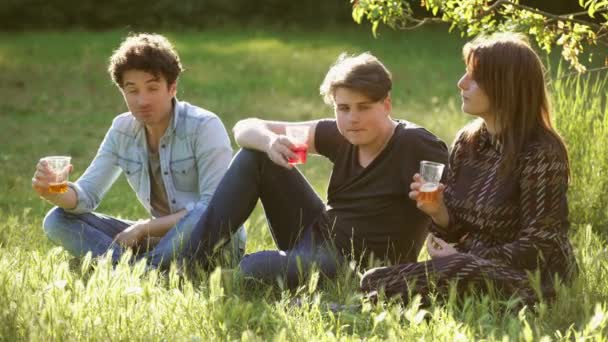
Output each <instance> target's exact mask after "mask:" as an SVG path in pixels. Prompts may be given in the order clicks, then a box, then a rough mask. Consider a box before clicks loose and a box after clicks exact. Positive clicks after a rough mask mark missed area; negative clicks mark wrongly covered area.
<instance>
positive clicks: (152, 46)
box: [108, 33, 183, 88]
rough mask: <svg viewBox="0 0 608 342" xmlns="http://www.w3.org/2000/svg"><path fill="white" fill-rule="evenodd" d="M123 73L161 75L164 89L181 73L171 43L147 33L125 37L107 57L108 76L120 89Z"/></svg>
mask: <svg viewBox="0 0 608 342" xmlns="http://www.w3.org/2000/svg"><path fill="white" fill-rule="evenodd" d="M127 70H142V71H145V72H149V73H151V74H153V75H154V76H157V77H158V76H160V75H162V76H163V77H164V78H165V80H166V81H167V84H168V85H170V84H173V83H174V82H175V81H176V80H177V77H178V76H179V74H180V73H181V72H182V71H183V69H182V65H181V63H180V61H179V56H178V55H177V52H176V51H175V49H174V48H173V45H172V44H171V42H169V40H167V38H165V37H163V36H161V35H159V34H150V33H138V34H131V35H129V36H128V37H127V38H126V39H125V40H124V41H123V42H122V43H121V44H120V46H119V47H118V49H116V50H115V51H114V54H112V57H110V65H109V66H108V72H109V73H110V76H111V77H112V81H114V83H115V84H116V85H117V86H118V87H120V88H122V86H123V84H122V82H123V79H122V77H123V74H124V72H125V71H127Z"/></svg>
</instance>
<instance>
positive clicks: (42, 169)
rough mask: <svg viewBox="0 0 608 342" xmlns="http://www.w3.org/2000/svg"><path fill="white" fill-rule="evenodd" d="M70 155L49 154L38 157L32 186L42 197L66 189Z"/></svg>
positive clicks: (63, 191)
mask: <svg viewBox="0 0 608 342" xmlns="http://www.w3.org/2000/svg"><path fill="white" fill-rule="evenodd" d="M70 161H71V157H68V156H50V157H45V158H42V159H40V161H38V164H37V165H36V172H35V173H34V177H32V188H33V189H34V190H35V191H36V192H37V193H38V194H39V195H40V196H42V197H48V196H53V195H57V194H61V193H65V192H67V191H68V179H69V175H70V172H71V171H72V165H71V164H70Z"/></svg>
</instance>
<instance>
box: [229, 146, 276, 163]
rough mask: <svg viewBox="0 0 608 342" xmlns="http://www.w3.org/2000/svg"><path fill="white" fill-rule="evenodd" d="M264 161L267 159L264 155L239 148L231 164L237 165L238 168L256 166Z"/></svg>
mask: <svg viewBox="0 0 608 342" xmlns="http://www.w3.org/2000/svg"><path fill="white" fill-rule="evenodd" d="M264 159H268V156H266V153H264V152H261V151H257V150H253V149H250V148H241V149H240V150H238V152H237V153H236V154H235V156H234V158H232V162H231V165H232V164H237V165H239V167H243V166H245V165H258V164H259V163H260V162H262V161H264Z"/></svg>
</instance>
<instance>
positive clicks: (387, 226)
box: [315, 120, 448, 263]
mask: <svg viewBox="0 0 608 342" xmlns="http://www.w3.org/2000/svg"><path fill="white" fill-rule="evenodd" d="M315 148H316V150H317V151H318V153H319V154H321V155H323V156H325V157H327V158H329V160H331V161H332V162H333V170H332V174H331V179H330V181H329V186H328V190H327V211H326V213H325V215H324V219H323V220H319V224H318V226H319V227H318V229H321V230H325V231H329V232H330V235H331V236H332V237H333V239H332V240H333V241H335V244H336V247H337V248H338V249H339V250H340V251H341V252H342V253H345V254H348V255H352V256H354V257H355V258H356V259H357V261H359V260H361V258H367V257H368V256H370V253H373V255H374V257H377V258H382V259H387V260H389V261H391V262H392V263H403V262H412V261H416V259H417V258H418V253H419V252H420V249H421V248H422V245H423V243H424V239H425V238H426V234H427V228H428V225H429V223H430V219H429V217H428V216H426V215H425V214H424V213H422V212H421V211H420V210H418V208H416V202H415V201H413V200H411V199H409V197H408V193H409V191H410V183H411V182H412V177H413V175H414V173H416V172H418V171H419V168H420V161H421V160H430V161H436V162H440V163H444V164H446V165H447V160H448V151H447V147H446V145H445V143H444V142H443V141H441V140H439V139H438V138H437V137H436V136H434V135H433V134H432V133H430V132H429V131H427V130H426V129H424V128H422V127H420V126H416V125H415V124H413V123H410V122H407V121H399V122H398V125H397V126H396V128H395V131H394V133H393V136H392V137H391V138H390V140H389V142H388V143H387V145H386V146H385V148H384V149H383V150H382V151H381V152H380V154H379V155H378V156H377V157H376V158H375V159H374V160H373V161H372V162H371V163H370V164H369V165H368V166H367V167H365V168H363V167H362V166H361V165H360V164H359V157H358V147H357V146H355V145H352V144H351V143H349V142H348V141H347V140H346V139H345V138H344V137H343V136H342V135H341V134H340V132H339V131H338V127H337V124H336V121H335V120H322V121H320V122H319V123H318V124H317V128H316V133H315ZM361 261H363V260H361Z"/></svg>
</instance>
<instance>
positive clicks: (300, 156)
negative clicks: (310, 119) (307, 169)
mask: <svg viewBox="0 0 608 342" xmlns="http://www.w3.org/2000/svg"><path fill="white" fill-rule="evenodd" d="M285 135H287V137H288V138H289V140H290V141H291V143H292V144H293V145H294V146H293V147H292V148H291V150H292V151H293V152H294V153H295V154H296V157H295V158H289V159H288V160H287V162H288V163H289V164H291V165H296V164H304V163H306V155H307V153H308V126H286V127H285Z"/></svg>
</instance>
